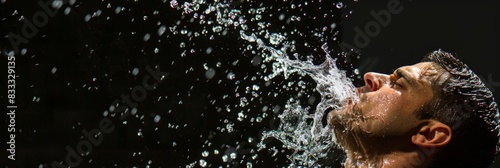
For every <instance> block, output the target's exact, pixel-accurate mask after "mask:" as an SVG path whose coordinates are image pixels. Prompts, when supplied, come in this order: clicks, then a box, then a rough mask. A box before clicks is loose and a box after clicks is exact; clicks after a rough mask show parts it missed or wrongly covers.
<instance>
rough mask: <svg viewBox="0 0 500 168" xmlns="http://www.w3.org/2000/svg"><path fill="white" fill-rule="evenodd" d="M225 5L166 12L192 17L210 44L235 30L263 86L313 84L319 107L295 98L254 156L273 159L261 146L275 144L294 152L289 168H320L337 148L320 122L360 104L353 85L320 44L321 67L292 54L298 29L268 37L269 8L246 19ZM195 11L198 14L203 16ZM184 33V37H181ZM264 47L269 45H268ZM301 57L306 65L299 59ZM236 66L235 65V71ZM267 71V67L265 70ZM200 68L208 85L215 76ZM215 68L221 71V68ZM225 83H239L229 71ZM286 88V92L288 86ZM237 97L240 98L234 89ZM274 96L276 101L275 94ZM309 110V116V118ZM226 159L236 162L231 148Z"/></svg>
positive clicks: (210, 70)
mask: <svg viewBox="0 0 500 168" xmlns="http://www.w3.org/2000/svg"><path fill="white" fill-rule="evenodd" d="M225 2H226V1H224V2H219V1H216V2H214V3H207V2H206V1H197V0H195V1H193V2H191V3H188V2H185V3H184V4H183V5H181V4H179V3H178V2H177V1H175V0H172V1H170V6H171V7H172V8H175V9H177V10H180V11H182V14H183V15H190V16H192V18H193V19H199V20H200V21H199V23H200V24H201V25H206V26H207V27H206V29H203V30H201V32H200V33H201V34H205V35H207V36H208V35H209V34H210V33H213V34H210V35H209V39H210V40H213V39H214V38H215V37H216V36H225V35H226V34H227V33H228V31H238V30H239V34H240V36H239V37H240V38H241V39H242V40H243V41H242V43H250V44H248V45H247V46H246V49H245V51H251V53H252V54H254V55H255V56H254V57H253V59H252V64H253V65H254V66H256V65H261V66H260V67H261V69H262V71H263V72H264V74H263V75H262V76H261V77H260V78H261V79H263V80H264V81H266V85H268V84H269V81H272V80H273V79H275V78H277V77H284V78H285V79H289V78H290V76H292V75H295V74H298V75H300V76H303V77H305V76H308V77H311V78H312V79H313V81H314V83H315V89H314V91H315V92H318V93H319V95H320V98H319V100H320V101H319V103H318V104H317V105H316V107H314V108H311V107H303V106H302V105H301V102H300V100H299V99H298V98H293V97H292V98H290V99H289V100H288V101H287V102H286V105H285V106H284V110H283V112H282V113H280V114H278V118H279V120H280V125H279V128H278V129H277V130H271V131H264V132H263V133H262V138H261V142H260V143H259V144H258V149H257V150H259V151H260V150H263V149H269V150H272V151H275V154H276V152H277V150H276V149H275V148H274V147H268V146H266V143H264V141H265V140H266V139H269V138H276V139H278V140H279V141H280V142H281V143H282V144H283V146H284V147H286V148H287V149H290V150H292V151H294V152H293V154H291V155H289V156H288V158H289V159H290V160H291V164H290V165H289V167H295V166H320V165H319V164H318V160H319V159H321V158H324V157H326V155H327V153H326V152H325V151H327V150H328V149H329V148H332V147H333V146H334V145H335V144H334V143H333V142H334V140H333V139H332V138H334V136H333V131H332V130H331V128H330V127H329V126H325V125H324V123H323V122H322V121H323V118H324V117H325V116H324V115H325V112H326V111H327V110H329V109H330V110H331V109H334V108H341V107H342V106H343V105H345V104H346V103H347V102H348V101H353V102H356V101H358V99H359V98H358V97H357V94H356V89H355V87H354V85H353V84H352V81H351V79H350V78H349V77H347V75H346V73H345V72H344V71H342V70H340V69H339V68H338V67H337V65H336V59H335V58H332V56H331V55H330V54H328V53H329V52H328V48H327V44H326V43H323V45H322V46H321V49H322V50H323V51H324V56H323V59H324V62H322V63H321V64H314V63H313V62H314V61H313V60H314V59H317V58H314V57H313V56H312V55H308V56H305V55H300V54H299V53H296V52H295V51H296V50H297V45H296V41H294V40H289V39H288V38H290V37H288V35H290V34H294V33H296V34H303V33H302V32H300V31H298V30H297V29H295V30H293V31H292V32H291V33H289V32H285V31H283V32H272V31H271V30H269V29H268V27H269V26H270V25H272V24H274V23H271V22H265V21H262V17H263V16H265V15H266V14H267V13H266V10H270V9H272V7H258V8H250V9H249V10H248V11H247V12H246V13H248V15H244V13H245V12H242V10H239V9H235V8H233V6H232V5H231V4H230V3H225ZM307 3H308V2H305V5H307ZM204 6H206V8H205V9H203V7H204ZM301 7H303V6H302V4H298V5H295V4H292V5H291V6H290V8H291V9H296V8H301ZM334 7H335V8H339V9H340V8H342V7H343V4H342V2H339V3H337V4H335V6H334ZM199 11H201V13H200V12H199ZM210 15H215V17H210ZM303 16H306V14H305V13H304V15H303ZM325 16H326V15H325ZM208 18H212V19H214V20H210V19H208ZM285 18H286V15H285V14H281V15H279V20H280V21H284V20H286V23H287V24H288V23H290V22H298V21H301V20H303V17H302V16H298V15H291V16H289V18H288V19H285ZM191 20H192V19H191ZM252 25H256V27H254V28H252V27H251V26H252ZM332 25H333V26H332ZM336 25H337V24H336V23H329V24H328V25H327V26H325V27H323V28H322V30H320V31H318V32H315V33H313V36H317V37H319V38H320V39H321V41H322V40H324V37H323V35H324V32H327V29H328V27H330V28H331V29H334V28H335V27H336ZM170 29H171V31H173V33H174V34H176V32H177V33H178V31H179V30H177V26H172V27H171V28H170ZM183 31H184V32H185V33H182V32H183ZM180 32H181V34H187V31H186V30H184V29H183V30H180ZM330 33H331V30H330ZM195 34H196V33H195ZM335 34H337V33H335ZM264 41H268V43H266V42H264ZM304 45H305V46H309V47H314V46H311V44H308V43H305V44H304ZM212 50H213V48H210V52H209V50H208V49H207V53H208V54H209V53H211V52H212ZM294 52H295V53H294ZM290 53H293V54H290ZM304 57H305V58H306V60H303V59H301V58H304ZM236 64H237V62H233V65H236ZM266 65H271V66H270V67H268V66H266ZM204 67H205V69H206V70H207V71H206V73H205V76H206V77H207V79H212V78H213V77H214V75H215V74H216V71H215V70H214V69H213V68H210V67H208V66H207V65H204ZM217 67H220V66H219V64H218V66H217ZM217 73H218V72H217ZM226 77H227V79H229V80H230V81H234V79H235V78H237V77H236V76H235V74H234V73H233V72H231V71H228V72H227V75H226ZM252 81H253V80H252ZM238 82H239V80H236V84H238ZM301 82H303V81H295V82H290V83H299V85H301V84H300V83H301ZM290 83H289V85H288V86H291V85H292V84H290ZM243 87H244V86H243ZM247 88H250V89H247V90H252V89H251V88H259V86H258V84H255V85H253V86H252V87H247ZM298 89H306V86H305V85H302V87H301V88H298ZM255 90H258V89H254V91H255ZM235 92H238V91H237V89H236V90H235ZM274 94H275V95H276V94H278V93H274ZM240 96H241V95H240V93H236V96H235V97H240ZM227 97H229V96H228V95H225V96H224V99H226V98H227ZM255 97H258V96H255ZM248 99H250V100H253V99H254V97H252V98H246V97H240V103H239V105H236V106H235V107H238V106H239V107H246V106H248V104H249V103H248V101H249V100H248ZM315 99H316V98H313V99H312V101H311V102H309V104H313V102H314V100H315ZM276 107H277V108H276ZM220 109H223V108H220ZM225 109H226V111H227V112H232V109H231V108H230V106H229V105H226V106H225ZM263 109H264V108H263ZM265 109H266V110H262V111H264V112H265V111H267V109H268V107H267V106H265ZM311 110H312V111H313V112H312V113H311V112H310V111H311ZM272 111H273V112H275V113H278V112H279V111H280V106H275V107H274V108H273V110H272ZM237 113H238V115H237V120H238V121H243V120H244V119H245V118H247V115H246V114H245V113H244V111H240V112H237ZM264 114H266V113H264ZM264 117H265V116H264ZM224 123H227V124H228V125H227V127H226V128H221V130H220V131H221V132H224V131H226V130H227V131H228V132H232V130H233V126H234V124H235V123H234V122H231V121H228V120H224ZM229 149H232V150H229ZM226 153H230V154H231V155H230V156H233V155H234V157H228V156H229V155H223V156H222V159H223V162H230V161H231V160H233V159H236V156H235V155H236V153H235V151H234V149H233V148H232V147H230V148H228V150H226ZM202 155H203V156H206V153H202ZM199 163H200V165H202V166H204V165H207V162H206V161H205V160H200V162H199ZM248 164H250V165H251V163H249V162H247V166H248Z"/></svg>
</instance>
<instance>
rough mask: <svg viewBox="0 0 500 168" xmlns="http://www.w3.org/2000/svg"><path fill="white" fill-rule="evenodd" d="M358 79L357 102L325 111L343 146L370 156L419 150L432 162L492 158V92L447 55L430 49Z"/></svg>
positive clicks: (495, 129) (477, 162) (495, 128)
mask: <svg viewBox="0 0 500 168" xmlns="http://www.w3.org/2000/svg"><path fill="white" fill-rule="evenodd" d="M364 80H365V86H362V87H360V88H358V92H359V96H360V101H359V102H356V103H354V104H351V105H349V106H347V107H344V108H342V109H341V110H337V111H333V112H331V113H330V114H329V122H330V124H331V125H332V126H333V127H334V130H335V132H336V137H337V139H338V142H339V143H340V144H341V146H343V147H344V148H346V149H348V150H352V151H362V152H363V151H364V152H366V153H370V154H374V155H384V154H387V153H391V152H395V151H399V152H405V151H412V150H415V149H424V150H427V151H430V152H424V154H426V155H427V156H424V157H427V158H430V160H429V159H427V160H426V161H425V162H426V164H430V165H431V166H436V167H454V166H453V164H455V163H457V164H458V165H460V166H474V167H478V166H479V167H485V166H488V165H489V164H490V163H491V162H492V160H493V157H494V156H495V154H496V152H497V149H498V148H497V142H498V140H499V125H498V124H499V123H498V122H499V116H498V109H497V107H496V103H495V101H494V99H493V95H492V93H491V92H490V91H489V90H488V88H487V87H485V85H484V84H483V83H482V82H481V81H480V79H479V77H478V76H477V75H475V74H474V73H473V72H472V71H471V70H470V69H469V68H468V67H467V66H466V65H465V64H463V63H462V62H460V61H459V60H458V59H456V58H455V57H453V56H452V55H451V54H449V53H446V52H443V51H435V52H432V53H430V54H428V55H427V56H425V57H424V58H423V59H422V61H421V62H420V63H417V64H414V65H411V66H403V67H400V68H398V69H396V70H395V71H394V72H393V73H392V74H388V75H385V74H378V73H367V74H365V75H364Z"/></svg>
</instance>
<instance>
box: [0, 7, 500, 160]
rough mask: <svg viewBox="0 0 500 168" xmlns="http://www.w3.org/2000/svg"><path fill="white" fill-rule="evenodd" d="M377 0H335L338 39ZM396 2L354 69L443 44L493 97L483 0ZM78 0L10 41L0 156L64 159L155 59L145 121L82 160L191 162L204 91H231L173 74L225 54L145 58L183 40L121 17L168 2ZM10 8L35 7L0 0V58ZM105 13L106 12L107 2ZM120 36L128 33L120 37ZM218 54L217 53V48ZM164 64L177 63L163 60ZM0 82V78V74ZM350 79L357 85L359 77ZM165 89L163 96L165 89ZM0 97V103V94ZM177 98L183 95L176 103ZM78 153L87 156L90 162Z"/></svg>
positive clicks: (490, 29) (12, 20) (490, 26)
mask: <svg viewBox="0 0 500 168" xmlns="http://www.w3.org/2000/svg"><path fill="white" fill-rule="evenodd" d="M64 2H65V3H68V2H67V1H64ZM388 2H389V1H376V2H375V1H359V2H351V1H349V2H344V4H345V5H348V6H347V8H346V9H349V10H343V11H341V12H343V13H344V14H346V13H349V11H351V10H352V14H349V16H348V17H343V18H333V19H336V20H341V21H340V22H341V23H339V24H338V26H337V27H338V28H339V29H341V36H339V39H341V40H339V41H343V42H346V43H349V44H351V45H354V44H355V42H354V37H355V35H356V32H355V31H354V27H356V26H357V27H360V28H361V29H362V30H363V29H364V26H365V25H366V24H367V23H369V22H370V21H373V20H374V18H373V17H372V15H370V11H372V10H373V11H375V12H378V11H381V10H384V9H386V8H387V3H388ZM400 3H401V6H402V8H403V9H402V11H401V13H399V14H394V15H392V17H391V22H390V23H389V24H388V25H387V26H386V27H384V28H381V29H380V33H379V34H377V35H376V36H374V37H371V38H370V43H369V44H368V45H367V46H366V47H364V48H359V47H358V48H359V49H360V51H361V55H360V59H359V60H356V61H354V63H355V64H354V66H356V67H358V68H359V70H360V73H361V74H363V73H364V72H367V71H377V72H385V73H388V72H391V71H392V70H393V69H395V68H397V67H399V66H402V65H408V64H413V63H415V62H418V61H419V60H420V58H421V57H422V56H423V55H424V54H426V53H428V52H430V51H433V50H436V49H443V50H445V51H449V52H453V53H456V54H457V57H458V58H460V59H461V60H463V61H464V62H465V63H466V64H468V65H469V66H470V67H471V68H472V69H474V70H476V72H477V74H479V75H480V76H482V77H483V78H484V79H485V81H486V83H487V84H488V85H489V87H490V88H491V89H492V90H493V92H494V95H495V96H496V97H498V94H499V93H498V89H500V88H499V86H500V83H498V82H497V81H496V80H497V79H498V80H499V81H500V76H499V74H498V72H500V71H498V70H499V67H498V66H496V61H494V60H495V57H497V54H498V52H497V48H496V47H498V33H497V32H496V31H495V30H498V28H499V27H498V25H497V24H496V21H498V19H499V18H498V17H497V13H496V12H497V11H496V8H495V5H494V4H493V3H492V2H477V1H476V2H468V3H462V2H453V1H439V2H435V1H430V0H429V1H418V0H412V1H410V0H401V1H400ZM77 4H78V2H77ZM84 4H85V5H81V6H80V7H79V8H78V9H73V10H74V11H73V12H70V14H69V15H67V16H64V15H61V14H60V15H56V16H55V17H54V18H52V19H51V20H50V22H49V23H48V24H47V25H46V26H44V27H43V28H40V29H39V31H40V32H39V33H38V34H37V36H35V37H34V38H32V39H30V41H29V43H28V44H26V45H23V47H22V48H27V49H28V50H27V53H26V54H25V55H24V56H19V57H18V58H17V62H16V63H17V67H16V68H17V74H18V75H20V77H19V78H18V79H17V94H18V98H17V101H18V102H19V103H18V106H19V112H18V115H17V120H16V125H17V126H16V128H17V129H19V133H18V135H19V136H18V138H17V139H16V141H17V148H16V149H17V157H18V160H17V161H16V162H8V161H7V160H5V158H6V157H5V155H4V153H5V152H2V155H1V156H2V158H1V159H0V161H1V162H0V163H1V164H2V165H3V164H4V163H6V164H7V163H9V164H10V165H17V166H23V165H24V166H25V167H33V166H38V165H40V164H41V165H44V164H45V165H46V166H48V164H50V163H51V162H52V161H53V160H59V161H61V160H64V158H65V155H66V150H65V149H64V148H65V146H66V145H73V146H74V145H76V144H77V143H78V142H79V140H80V139H81V138H82V135H81V133H80V131H81V130H83V129H87V130H90V129H93V128H95V127H96V126H97V125H98V120H99V119H101V118H102V115H103V111H104V110H106V109H108V108H109V105H110V102H112V101H113V100H114V99H116V98H118V97H120V95H121V94H122V93H127V92H130V91H129V88H130V87H132V86H136V85H139V84H140V82H139V81H140V80H139V79H141V78H140V76H141V75H142V76H144V75H146V74H147V73H146V70H145V69H144V68H143V67H145V66H147V65H149V66H151V67H154V66H155V65H160V67H161V68H162V69H163V68H164V69H165V70H166V71H168V72H170V75H169V76H168V77H167V79H166V81H167V82H168V84H163V85H162V86H163V87H160V88H158V89H157V90H155V91H154V92H148V99H147V101H144V102H143V103H142V104H141V106H140V108H139V111H148V112H147V113H146V116H145V117H146V118H147V119H146V120H140V119H131V120H128V121H127V124H121V125H117V131H116V132H114V133H112V134H111V135H109V136H105V138H104V139H105V140H104V141H103V144H101V145H100V147H99V148H94V149H93V152H92V154H91V155H90V156H88V158H86V159H85V160H84V162H85V163H84V164H83V165H87V166H89V165H94V166H97V165H108V166H113V165H115V163H119V165H121V166H124V165H125V167H128V166H131V165H147V164H148V161H149V160H152V161H153V163H152V165H156V166H158V165H165V166H167V167H178V166H182V167H184V165H186V164H188V163H191V162H193V161H196V160H198V159H199V156H198V155H200V153H201V151H202V149H201V147H200V146H202V145H203V144H204V143H205V142H203V141H201V140H199V139H206V137H207V136H210V135H211V134H212V133H211V130H212V129H213V128H215V127H217V126H220V125H221V123H220V122H212V121H215V120H219V119H220V118H223V117H222V116H219V115H217V114H216V113H209V112H207V111H216V110H217V109H216V108H215V107H212V106H210V104H211V102H209V101H210V99H209V98H210V96H213V95H216V94H215V93H216V92H223V93H227V92H234V91H233V90H231V89H234V88H235V87H236V85H235V84H227V83H226V84H224V85H219V83H217V82H216V81H208V82H207V83H200V82H198V80H200V79H199V76H204V72H205V71H203V70H195V72H194V73H188V74H186V73H185V72H184V71H185V70H186V69H189V67H190V66H191V65H193V64H197V65H198V64H199V65H201V63H200V62H209V63H214V64H215V62H217V61H222V62H233V61H234V59H231V58H229V57H228V58H227V60H224V57H222V60H220V59H219V60H215V59H213V58H212V57H207V58H204V59H200V58H196V57H192V56H191V57H189V56H188V57H184V58H174V57H157V56H154V49H155V48H160V49H162V50H161V51H160V53H164V54H168V53H181V51H180V49H179V48H178V47H169V46H173V45H175V46H178V43H173V42H172V41H182V40H185V39H182V37H179V36H172V37H169V38H178V39H171V40H165V39H163V40H164V41H163V43H154V42H151V41H154V40H157V39H154V38H155V37H153V36H152V37H151V38H152V39H150V40H149V42H143V41H141V40H140V39H142V36H143V34H145V33H151V34H154V33H156V30H157V25H156V23H155V22H147V21H141V20H140V19H138V21H136V22H134V23H128V20H126V19H129V18H131V17H134V16H135V15H137V16H139V15H141V14H144V13H148V12H149V13H151V11H152V9H156V10H160V11H161V12H164V13H167V14H168V17H167V18H162V15H149V18H148V19H149V20H160V19H163V20H165V22H166V23H165V22H164V24H166V25H168V24H174V22H175V20H176V19H178V18H180V13H179V11H176V10H173V9H171V8H170V7H168V3H167V4H165V3H162V2H161V1H159V2H149V3H144V4H141V5H142V6H141V7H136V8H140V10H136V12H137V13H126V12H123V13H122V17H117V19H111V20H110V21H106V20H105V19H91V20H90V21H89V22H85V21H84V20H83V18H85V14H87V13H92V12H93V11H95V10H96V9H105V8H106V5H107V3H102V2H99V1H87V2H85V3H84ZM119 4H121V5H122V6H125V7H130V6H133V5H137V3H134V2H121V3H119ZM15 10H17V11H16V12H17V13H20V14H22V15H24V16H33V14H35V12H37V11H39V7H38V6H37V5H36V2H21V1H12V0H7V1H6V2H5V3H0V14H1V15H0V19H2V20H1V21H0V24H1V25H0V35H1V36H2V39H1V40H0V42H1V43H0V44H1V45H0V49H2V56H4V55H6V54H5V51H8V50H10V49H11V48H10V45H9V41H8V39H7V38H6V35H7V34H9V33H10V32H19V30H20V29H21V26H22V24H21V23H22V22H19V21H18V20H17V19H18V18H19V16H18V15H16V16H12V15H13V13H14V11H15ZM60 12H62V11H60ZM104 12H106V11H103V13H104ZM111 12H114V8H113V9H112V10H111ZM123 15H125V16H123ZM336 16H341V15H336ZM163 17H164V16H163ZM138 18H139V17H138ZM120 19H121V20H120ZM302 23H304V22H302ZM118 31H122V32H133V31H135V32H137V34H140V35H138V36H133V35H121V36H120V35H117V32H118ZM134 38H136V39H134ZM137 39H139V40H137ZM158 39H161V38H158ZM131 41H139V42H138V43H131ZM231 42H232V41H231V40H229V39H225V38H224V37H220V38H217V39H216V40H215V41H212V43H217V44H218V45H220V46H221V48H234V45H233V44H231ZM200 43H201V44H200ZM204 43H205V42H199V43H198V44H197V46H198V47H200V48H206V47H208V46H210V44H204ZM187 45H189V44H187ZM318 45H319V44H318ZM141 49H144V50H145V51H141ZM214 52H215V51H214ZM218 52H223V50H221V51H218ZM228 52H229V51H228ZM177 55H178V54H177ZM238 59H240V60H242V62H244V61H248V62H249V61H250V60H249V59H248V58H245V57H241V56H238ZM250 59H251V58H250ZM6 61H7V60H6V57H2V60H1V64H2V65H5V64H6V63H5V62H6ZM172 61H177V62H181V63H180V64H176V66H170V65H169V64H170V62H172ZM54 67H56V68H54ZM134 67H138V68H139V69H140V71H139V73H138V75H137V76H133V75H131V73H130V71H132V70H133V69H134ZM199 67H200V66H199ZM226 68H228V69H231V68H232V69H231V70H232V71H233V72H235V73H236V74H237V75H238V74H245V73H253V72H251V71H254V70H255V68H252V67H251V66H249V67H245V65H244V64H243V65H241V66H240V67H237V68H235V67H226ZM52 72H54V73H52ZM4 73H5V72H4ZM5 76H6V75H5ZM94 78H96V79H95V80H94ZM214 78H225V75H223V74H219V73H217V74H216V76H215V77H214ZM109 79H113V80H112V81H110V80H109ZM2 81H5V80H4V79H2ZM355 83H356V85H360V84H361V82H360V81H359V80H357V81H356V82H355ZM5 84H6V82H2V85H1V86H2V88H6V85H5ZM190 86H193V88H190ZM89 88H90V89H89ZM95 88H99V89H95ZM228 88H231V89H228ZM177 93H181V94H177ZM166 95H167V96H169V98H166V97H165V96H166ZM0 96H1V98H2V107H3V106H4V105H5V101H4V100H5V94H2V95H0ZM161 96H163V99H168V101H164V102H163V103H154V100H153V98H155V99H156V98H157V97H161ZM284 99H285V98H282V99H280V98H276V99H275V100H273V99H271V100H268V101H284ZM179 100H183V101H184V102H183V103H182V104H179V103H178V102H179ZM497 100H498V99H497ZM227 101H228V102H219V103H221V104H222V103H233V104H234V103H235V102H236V101H237V100H234V102H231V100H227ZM169 109H170V110H172V111H174V112H171V113H168V114H164V113H165V111H162V110H169ZM179 112H182V113H179ZM157 114H161V115H162V119H161V121H162V122H159V123H155V122H153V120H154V117H155V116H156V115H157ZM211 114H212V115H211ZM199 116H203V117H199ZM2 117H4V116H3V115H2ZM166 121H169V123H177V124H180V123H182V124H186V125H187V126H186V127H183V126H182V124H181V128H179V129H159V131H154V129H155V128H156V127H160V128H169V127H170V125H169V124H167V122H166ZM5 122H6V123H7V122H8V121H7V120H6V121H5ZM250 125H251V124H249V123H248V124H243V125H242V126H240V127H235V129H242V130H244V129H245V130H246V129H248V130H247V131H246V132H245V134H253V135H255V134H256V132H258V131H259V129H258V128H254V129H250V128H243V127H246V126H250ZM139 129H141V131H140V132H142V133H143V134H144V137H149V138H141V137H139V136H137V132H138V130H139ZM2 130H3V131H2V141H3V142H4V141H7V139H6V136H3V135H6V134H5V130H4V129H2ZM203 136H204V137H203ZM201 137H203V138H201ZM239 140H241V137H240V136H238V135H234V134H227V135H225V136H222V138H220V139H218V140H217V141H219V143H220V144H222V143H232V142H233V143H234V142H235V141H239ZM157 141H160V142H172V141H174V142H177V144H176V145H175V146H174V145H172V144H171V143H170V144H163V143H162V144H155V143H157ZM214 141H215V140H214ZM146 146H147V147H146ZM5 147H6V146H5ZM146 148H151V149H155V150H151V149H146ZM140 151H143V153H142V154H139V152H140ZM144 151H148V152H144ZM221 152H223V151H221ZM131 155H134V156H133V157H132V156H131ZM89 158H91V160H90V161H89ZM260 158H261V160H262V161H263V162H264V163H261V164H262V166H269V164H270V163H271V165H277V166H279V164H280V163H283V162H284V161H285V160H286V158H284V159H283V158H280V159H278V160H274V159H273V158H272V157H270V156H267V155H261V156H260ZM210 159H212V161H214V162H215V161H216V160H220V156H217V158H210V157H209V158H208V159H207V160H208V161H211V160H210ZM497 160H499V159H497ZM499 162H500V160H499V161H497V163H496V164H495V165H493V166H492V167H499V166H500V163H499ZM13 167H16V166H13Z"/></svg>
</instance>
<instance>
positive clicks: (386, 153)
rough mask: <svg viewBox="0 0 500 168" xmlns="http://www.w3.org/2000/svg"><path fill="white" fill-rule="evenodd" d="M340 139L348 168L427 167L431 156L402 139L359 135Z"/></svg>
mask: <svg viewBox="0 0 500 168" xmlns="http://www.w3.org/2000/svg"><path fill="white" fill-rule="evenodd" d="M342 137H343V138H342V139H339V142H340V144H342V146H343V147H344V149H345V151H346V154H347V159H346V161H345V165H344V166H345V167H346V168H371V167H376V168H392V167H396V168H399V167H412V168H417V167H426V166H427V165H428V164H429V158H430V155H428V154H426V152H425V151H426V150H425V149H419V148H418V147H415V145H413V144H412V143H411V142H408V143H401V142H405V141H404V140H401V139H392V140H391V139H390V138H387V137H386V138H383V139H379V140H377V138H362V136H359V135H353V134H350V135H347V136H342Z"/></svg>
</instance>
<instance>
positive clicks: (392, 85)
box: [390, 79, 402, 88]
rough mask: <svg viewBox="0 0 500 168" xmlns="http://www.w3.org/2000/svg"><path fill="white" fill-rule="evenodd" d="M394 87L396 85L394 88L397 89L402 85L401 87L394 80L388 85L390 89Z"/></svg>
mask: <svg viewBox="0 0 500 168" xmlns="http://www.w3.org/2000/svg"><path fill="white" fill-rule="evenodd" d="M398 80H399V79H398ZM394 85H396V86H398V87H402V85H401V84H399V83H397V80H396V81H391V83H390V86H391V88H393V87H394Z"/></svg>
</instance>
